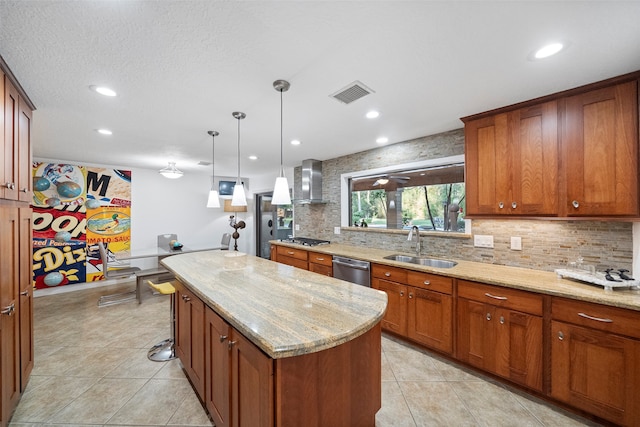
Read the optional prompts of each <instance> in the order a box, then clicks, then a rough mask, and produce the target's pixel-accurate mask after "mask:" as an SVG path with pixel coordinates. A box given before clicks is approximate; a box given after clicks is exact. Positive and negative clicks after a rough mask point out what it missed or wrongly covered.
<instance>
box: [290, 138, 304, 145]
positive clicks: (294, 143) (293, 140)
mask: <svg viewBox="0 0 640 427" xmlns="http://www.w3.org/2000/svg"><path fill="white" fill-rule="evenodd" d="M300 144H302V143H301V142H300V140H298V139H292V140H291V145H300Z"/></svg>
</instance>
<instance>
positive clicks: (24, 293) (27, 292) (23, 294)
mask: <svg viewBox="0 0 640 427" xmlns="http://www.w3.org/2000/svg"><path fill="white" fill-rule="evenodd" d="M20 295H22V296H23V297H26V296H27V295H29V291H22V292H20Z"/></svg>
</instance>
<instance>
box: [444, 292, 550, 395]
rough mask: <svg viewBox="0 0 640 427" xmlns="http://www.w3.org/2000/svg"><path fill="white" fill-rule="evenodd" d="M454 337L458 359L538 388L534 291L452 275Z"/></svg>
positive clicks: (538, 309) (539, 337)
mask: <svg viewBox="0 0 640 427" xmlns="http://www.w3.org/2000/svg"><path fill="white" fill-rule="evenodd" d="M516 307H517V308H519V309H520V310H528V311H530V312H529V313H527V312H524V311H519V310H515V309H513V308H516ZM457 337H458V338H457V358H458V359H460V360H462V361H464V362H466V363H469V364H470V365H473V366H476V367H478V368H481V369H483V370H485V371H487V372H490V373H493V374H496V375H499V376H501V377H504V378H507V379H509V380H511V381H514V382H516V383H519V384H522V385H525V386H527V387H529V388H531V389H534V390H537V391H542V372H543V366H542V342H543V333H542V297H541V296H540V295H535V294H531V293H528V292H522V291H517V290H514V289H505V288H500V287H496V286H489V285H484V284H479V283H474V282H467V281H463V280H460V281H458V306H457Z"/></svg>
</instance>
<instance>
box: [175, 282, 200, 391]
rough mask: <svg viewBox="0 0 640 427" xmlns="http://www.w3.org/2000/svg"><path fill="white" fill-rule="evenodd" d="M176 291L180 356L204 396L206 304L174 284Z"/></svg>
mask: <svg viewBox="0 0 640 427" xmlns="http://www.w3.org/2000/svg"><path fill="white" fill-rule="evenodd" d="M174 286H175V288H176V294H175V298H176V303H175V310H176V313H175V316H176V337H175V349H176V355H177V356H178V357H179V358H180V360H181V361H182V366H183V367H184V370H185V371H186V372H187V374H188V376H189V379H190V380H191V383H192V384H193V387H194V388H195V389H196V391H197V392H198V394H199V395H200V396H204V395H205V393H204V386H205V383H204V375H205V367H204V360H205V354H204V344H205V334H204V332H205V331H204V303H203V302H202V300H200V298H198V297H197V296H196V295H194V294H193V292H191V291H190V290H189V289H187V288H186V287H185V286H184V285H183V284H181V283H180V282H178V281H175V282H174Z"/></svg>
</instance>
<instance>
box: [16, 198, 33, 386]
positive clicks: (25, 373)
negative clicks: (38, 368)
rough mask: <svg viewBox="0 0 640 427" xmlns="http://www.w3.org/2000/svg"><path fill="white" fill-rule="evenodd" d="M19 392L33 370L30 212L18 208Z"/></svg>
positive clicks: (25, 384)
mask: <svg viewBox="0 0 640 427" xmlns="http://www.w3.org/2000/svg"><path fill="white" fill-rule="evenodd" d="M19 215H20V216H19V219H20V225H19V233H20V261H19V262H20V267H19V269H20V271H19V274H18V276H19V280H20V303H19V304H20V305H19V307H20V391H24V389H25V387H26V386H27V382H28V381H29V375H31V371H32V369H33V267H32V259H33V244H32V241H31V233H32V229H33V227H32V217H33V215H32V211H31V209H30V208H20V214H19Z"/></svg>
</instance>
